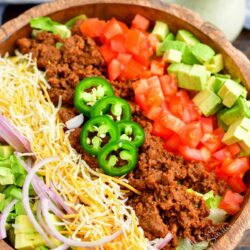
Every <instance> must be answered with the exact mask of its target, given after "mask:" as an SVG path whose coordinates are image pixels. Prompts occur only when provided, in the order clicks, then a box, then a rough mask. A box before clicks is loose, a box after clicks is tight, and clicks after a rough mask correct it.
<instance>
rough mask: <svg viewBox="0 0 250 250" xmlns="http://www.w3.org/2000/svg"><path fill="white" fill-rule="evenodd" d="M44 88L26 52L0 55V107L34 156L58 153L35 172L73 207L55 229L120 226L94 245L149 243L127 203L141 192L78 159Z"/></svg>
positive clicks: (101, 231)
mask: <svg viewBox="0 0 250 250" xmlns="http://www.w3.org/2000/svg"><path fill="white" fill-rule="evenodd" d="M49 88H50V86H49V85H48V83H47V82H46V79H45V75H44V73H43V72H41V71H39V70H38V69H37V66H36V63H35V62H34V61H33V60H32V58H31V56H30V55H25V56H23V55H20V54H18V55H17V56H15V57H7V56H6V57H4V58H0V113H2V114H4V115H5V116H6V117H7V118H9V119H10V120H11V121H12V122H13V124H14V125H15V126H16V127H17V129H18V130H19V131H20V132H21V133H22V134H23V135H24V136H25V137H26V138H27V139H28V140H29V141H30V143H31V147H32V151H33V152H34V154H35V156H36V158H37V160H38V161H39V160H41V159H44V158H47V157H51V156H59V157H60V161H59V162H56V163H52V164H49V165H46V166H45V167H44V168H43V169H42V170H41V172H40V174H41V175H43V176H44V179H45V182H46V184H47V185H51V184H52V185H53V186H54V187H55V189H56V191H57V192H58V194H59V195H60V196H61V197H62V198H63V199H64V200H65V203H66V204H67V205H68V206H69V207H71V208H74V210H75V211H76V213H75V214H65V216H64V219H65V220H64V221H63V222H61V223H60V225H61V226H63V227H62V230H61V231H60V232H61V233H62V234H63V235H65V236H67V237H70V238H72V239H78V240H84V241H88V240H89V241H93V240H97V239H100V238H102V237H103V236H106V235H109V234H112V233H114V232H115V231H118V230H119V229H120V228H123V234H122V235H120V236H119V237H118V238H117V239H115V240H114V241H112V242H110V243H107V244H106V245H104V246H103V247H101V248H99V249H108V250H112V249H115V250H117V249H119V250H133V249H136V250H139V249H154V248H153V247H152V246H151V244H150V242H149V241H148V240H147V239H146V238H145V237H144V234H143V230H142V229H141V228H140V227H139V226H138V219H137V217H136V215H135V212H134V210H133V209H132V208H131V207H129V206H127V205H126V197H127V193H128V191H129V190H131V191H133V192H135V193H137V194H140V192H139V191H138V190H136V189H134V188H133V187H131V186H130V185H129V184H128V182H127V180H126V179H124V178H119V179H118V178H113V177H110V176H107V175H104V174H102V173H101V172H96V171H94V170H93V169H91V168H90V166H88V165H87V164H86V162H84V161H83V160H82V159H81V155H79V154H78V153H77V152H76V151H75V150H74V149H73V148H72V147H71V145H70V143H69V140H68V136H69V133H70V132H69V131H68V132H66V133H64V131H63V127H64V125H63V124H62V123H60V120H59V117H58V110H59V109H60V105H61V103H59V105H58V107H54V105H53V104H52V103H51V101H50V98H49V95H48V92H47V90H48V89H49ZM121 186H123V187H125V189H126V190H123V189H121ZM78 250H80V248H78ZM82 250H83V249H82Z"/></svg>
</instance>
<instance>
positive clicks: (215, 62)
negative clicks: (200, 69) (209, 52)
mask: <svg viewBox="0 0 250 250" xmlns="http://www.w3.org/2000/svg"><path fill="white" fill-rule="evenodd" d="M204 65H205V66H206V69H207V70H208V71H210V72H211V73H218V72H220V71H221V70H223V68H224V63H223V56H222V55H221V54H217V55H215V56H214V57H212V59H210V60H209V61H207V62H205V64H204Z"/></svg>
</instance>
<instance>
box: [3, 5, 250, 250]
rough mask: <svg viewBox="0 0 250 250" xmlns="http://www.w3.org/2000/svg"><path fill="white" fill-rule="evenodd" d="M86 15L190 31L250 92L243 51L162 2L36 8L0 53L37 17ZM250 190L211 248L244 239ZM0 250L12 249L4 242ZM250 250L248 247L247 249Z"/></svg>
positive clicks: (6, 34)
mask: <svg viewBox="0 0 250 250" xmlns="http://www.w3.org/2000/svg"><path fill="white" fill-rule="evenodd" d="M80 13H85V14H87V16H89V17H99V18H103V19H109V18H111V17H116V18H118V19H120V20H122V21H125V22H130V21H131V19H132V18H133V17H134V15H135V14H136V13H140V14H142V15H144V16H145V17H147V18H149V19H150V20H152V21H154V20H162V21H165V22H166V23H167V24H168V25H169V27H170V29H171V30H172V31H174V32H176V31H177V30H178V29H187V30H189V31H191V32H192V33H193V34H195V35H196V36H197V37H198V38H199V39H200V40H201V41H202V42H204V43H206V44H208V45H210V46H211V47H212V48H214V49H215V50H216V51H217V52H219V53H221V54H223V57H224V59H225V68H226V70H227V71H228V72H229V73H230V74H231V75H232V76H233V77H235V78H237V77H239V78H240V79H241V80H242V81H243V83H244V84H245V86H246V87H247V89H248V91H249V92H250V62H249V61H248V59H247V58H246V56H245V55H243V54H242V53H241V52H240V51H238V50H237V49H235V48H234V47H233V46H232V44H231V43H230V42H229V41H227V40H226V38H225V36H224V34H223V33H222V32H221V31H219V30H218V29H217V28H216V27H214V26H213V25H212V24H210V23H208V22H204V21H203V20H202V19H201V18H200V16H199V15H197V14H195V13H194V12H192V11H190V10H188V9H186V8H183V7H180V6H177V5H172V4H166V3H163V2H161V1H159V0H154V1H147V0H117V1H115V0H102V1H101V0H62V1H54V2H52V3H48V4H43V5H40V6H37V7H34V8H32V9H30V10H28V11H26V12H25V13H24V14H22V15H20V16H19V17H17V18H15V19H13V20H11V21H9V22H7V23H6V24H4V25H3V26H2V27H1V28H0V54H2V55H3V54H4V53H5V52H10V53H11V52H12V51H13V49H14V48H15V41H16V40H17V39H18V38H20V37H23V36H28V35H29V32H30V28H29V25H28V23H29V20H30V19H31V18H34V17H38V16H50V17H52V18H53V19H54V20H56V21H59V22H65V21H66V20H68V19H70V18H72V17H74V16H76V15H79V14H80ZM249 197H250V191H249V190H248V192H247V194H246V196H245V200H244V203H243V205H242V208H241V211H240V212H239V213H238V215H236V216H235V217H234V218H233V219H232V221H231V227H230V229H229V230H228V231H227V232H226V233H225V234H224V235H223V236H221V237H220V238H219V239H218V240H217V242H216V243H215V244H214V245H213V247H212V249H216V250H224V249H227V250H232V249H234V248H235V246H236V245H237V244H238V243H239V241H240V240H241V238H242V236H243V233H244V232H245V231H246V230H248V229H250V215H249V211H250V200H249ZM0 249H4V250H8V249H12V248H11V247H9V246H8V245H7V243H5V242H4V241H1V242H0ZM248 249H249V248H248Z"/></svg>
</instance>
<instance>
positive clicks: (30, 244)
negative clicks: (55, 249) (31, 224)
mask: <svg viewBox="0 0 250 250" xmlns="http://www.w3.org/2000/svg"><path fill="white" fill-rule="evenodd" d="M45 244H46V243H45V241H44V239H43V238H42V236H41V235H40V234H39V233H28V234H27V233H20V234H16V235H15V248H16V249H20V250H33V249H35V248H36V247H39V246H44V245H45Z"/></svg>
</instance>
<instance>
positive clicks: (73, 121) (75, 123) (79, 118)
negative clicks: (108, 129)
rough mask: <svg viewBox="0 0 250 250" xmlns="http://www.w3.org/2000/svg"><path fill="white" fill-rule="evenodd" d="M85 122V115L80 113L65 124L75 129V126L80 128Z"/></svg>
mask: <svg viewBox="0 0 250 250" xmlns="http://www.w3.org/2000/svg"><path fill="white" fill-rule="evenodd" d="M83 122H84V116H83V114H80V115H77V116H75V117H73V118H72V119H70V120H68V121H67V122H66V123H65V125H66V127H67V129H74V128H79V127H80V126H81V125H82V124H83Z"/></svg>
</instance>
